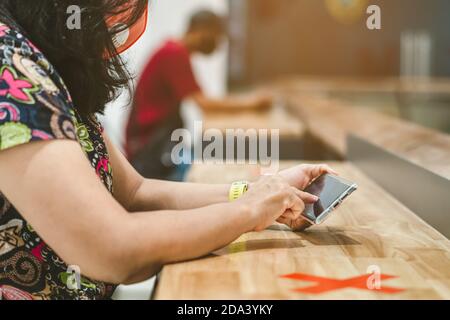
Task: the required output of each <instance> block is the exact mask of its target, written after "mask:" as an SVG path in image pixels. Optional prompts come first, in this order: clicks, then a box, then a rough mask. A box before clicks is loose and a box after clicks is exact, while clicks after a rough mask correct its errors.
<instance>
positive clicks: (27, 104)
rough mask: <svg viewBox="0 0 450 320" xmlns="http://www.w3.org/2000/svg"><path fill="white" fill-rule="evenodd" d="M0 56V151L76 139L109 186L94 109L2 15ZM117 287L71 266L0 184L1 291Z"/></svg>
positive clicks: (87, 294)
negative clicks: (82, 106)
mask: <svg viewBox="0 0 450 320" xmlns="http://www.w3.org/2000/svg"><path fill="white" fill-rule="evenodd" d="M0 63H1V68H0V152H2V151H3V150H5V149H9V148H13V147H15V146H18V145H21V144H25V143H29V142H32V141H39V140H51V139H70V140H75V141H78V142H79V144H80V146H81V147H82V149H83V150H84V152H85V154H86V156H87V160H88V161H90V163H91V165H92V167H93V170H95V172H96V174H97V176H98V177H99V179H101V181H102V182H103V184H104V186H105V187H106V188H107V189H108V190H109V192H110V193H111V194H112V192H113V178H112V169H111V166H110V163H109V157H108V151H107V149H106V146H105V143H104V140H103V138H102V127H101V125H100V124H99V122H98V121H97V119H96V117H95V116H91V117H82V116H80V115H79V114H78V113H77V112H76V110H75V109H74V107H73V103H72V100H71V98H70V94H69V92H68V90H67V88H66V86H65V85H64V83H63V81H62V79H61V78H60V77H59V76H58V73H57V72H56V70H55V69H54V68H53V66H52V65H51V64H50V63H49V61H48V60H47V59H46V58H45V57H44V55H43V54H42V53H41V52H40V51H39V50H38V49H37V48H36V47H35V46H34V45H33V44H32V43H31V42H30V41H29V40H28V39H26V38H25V37H24V36H23V35H22V34H21V33H20V32H19V31H18V30H15V29H13V28H10V27H8V26H6V25H4V24H2V23H0ZM0 179H1V177H0ZM114 289H115V287H114V286H113V285H111V284H107V283H102V282H98V281H94V280H91V279H88V278H85V277H83V276H80V275H79V273H77V268H76V267H74V266H68V265H67V264H66V263H65V262H64V261H63V260H62V259H61V258H60V257H58V255H57V254H56V253H55V252H54V251H53V250H52V249H51V248H50V247H49V246H48V245H47V244H46V243H45V242H44V241H43V240H42V238H41V237H40V236H39V235H38V234H37V233H36V232H35V231H34V230H33V227H32V226H31V225H30V224H29V223H27V221H26V220H25V219H24V218H23V217H22V215H21V214H20V212H18V211H17V210H16V209H15V207H14V203H10V202H9V201H8V199H7V195H3V194H2V193H1V190H0V299H108V298H110V297H111V295H112V293H113V291H114Z"/></svg>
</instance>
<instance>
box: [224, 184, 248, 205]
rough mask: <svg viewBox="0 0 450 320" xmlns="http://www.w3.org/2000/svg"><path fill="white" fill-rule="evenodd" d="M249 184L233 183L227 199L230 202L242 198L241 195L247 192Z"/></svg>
mask: <svg viewBox="0 0 450 320" xmlns="http://www.w3.org/2000/svg"><path fill="white" fill-rule="evenodd" d="M249 184H250V183H249V182H248V181H236V182H233V183H232V184H231V187H230V192H229V194H228V199H229V200H230V202H231V201H235V200H237V199H239V198H240V197H242V195H243V194H244V193H246V192H247V190H248V186H249Z"/></svg>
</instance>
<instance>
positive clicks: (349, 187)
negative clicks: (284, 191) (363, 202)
mask: <svg viewBox="0 0 450 320" xmlns="http://www.w3.org/2000/svg"><path fill="white" fill-rule="evenodd" d="M357 188H358V185H357V184H356V183H353V182H351V181H348V180H345V179H342V178H340V177H337V176H334V175H331V174H324V175H322V176H320V177H318V178H317V179H316V180H314V181H313V182H312V183H311V184H310V185H309V186H308V187H307V188H306V189H305V190H304V191H305V192H308V193H311V194H313V195H315V196H318V197H319V200H318V201H317V202H316V203H312V204H306V206H305V211H304V212H303V217H304V218H305V219H306V220H307V221H309V222H310V223H312V224H321V223H322V222H324V221H325V220H326V219H327V218H328V216H329V215H330V213H331V212H332V211H333V210H335V209H336V208H337V207H338V206H339V205H340V204H341V203H342V202H343V201H344V199H345V198H347V197H348V196H349V195H350V194H351V193H353V192H354V191H355V190H356V189H357Z"/></svg>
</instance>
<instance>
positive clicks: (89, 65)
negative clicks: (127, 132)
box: [0, 0, 148, 115]
mask: <svg viewBox="0 0 450 320" xmlns="http://www.w3.org/2000/svg"><path fill="white" fill-rule="evenodd" d="M71 5H77V6H79V8H80V9H81V29H79V30H69V28H67V26H66V22H67V19H68V17H69V15H68V14H67V8H68V7H69V6H71ZM147 6H148V0H0V21H2V22H3V23H6V24H8V25H10V26H14V27H16V28H18V29H19V30H20V31H21V32H22V33H24V34H25V35H26V36H27V37H28V38H29V39H30V40H31V41H32V42H33V43H34V44H35V45H36V46H37V47H38V48H40V49H41V50H42V52H43V53H44V54H45V55H46V57H47V58H48V60H49V61H50V62H51V63H52V64H53V65H54V66H55V68H56V70H57V71H58V73H59V74H60V75H61V77H62V78H63V80H64V82H65V84H66V85H67V87H68V89H69V92H70V94H71V96H72V98H73V101H74V105H75V107H76V109H77V111H78V112H79V113H81V114H85V115H87V114H91V113H95V112H99V113H102V112H103V110H104V108H105V105H106V104H107V103H108V102H110V101H112V100H113V99H115V98H116V97H117V95H118V94H119V92H120V89H124V88H125V89H127V90H130V83H131V81H130V80H131V79H132V76H131V75H130V73H129V72H128V70H127V69H126V66H125V63H124V61H123V60H122V59H121V57H120V56H118V55H117V51H116V48H115V46H114V43H113V38H114V36H115V35H116V34H118V33H120V32H121V31H123V29H124V28H126V26H132V25H134V24H135V23H136V22H137V21H138V19H139V18H140V17H141V16H142V14H143V13H144V11H145V9H146V7H147ZM130 9H131V10H132V14H131V15H130V17H129V21H124V23H125V25H124V26H123V28H116V29H115V30H108V28H107V25H106V20H105V17H109V16H111V15H117V14H120V13H123V12H124V11H125V10H130ZM105 51H106V52H107V53H108V54H109V55H110V56H113V58H111V59H105Z"/></svg>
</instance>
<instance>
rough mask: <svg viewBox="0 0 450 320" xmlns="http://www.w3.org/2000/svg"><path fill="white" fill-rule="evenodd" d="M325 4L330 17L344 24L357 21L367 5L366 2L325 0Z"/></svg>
mask: <svg viewBox="0 0 450 320" xmlns="http://www.w3.org/2000/svg"><path fill="white" fill-rule="evenodd" d="M325 4H326V7H327V10H328V12H329V13H330V15H331V16H332V17H333V18H334V19H336V20H337V21H339V22H340V23H344V24H352V23H355V22H357V21H359V20H360V19H361V18H362V17H363V16H364V14H365V12H366V9H367V6H368V5H369V3H368V0H326V1H325Z"/></svg>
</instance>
